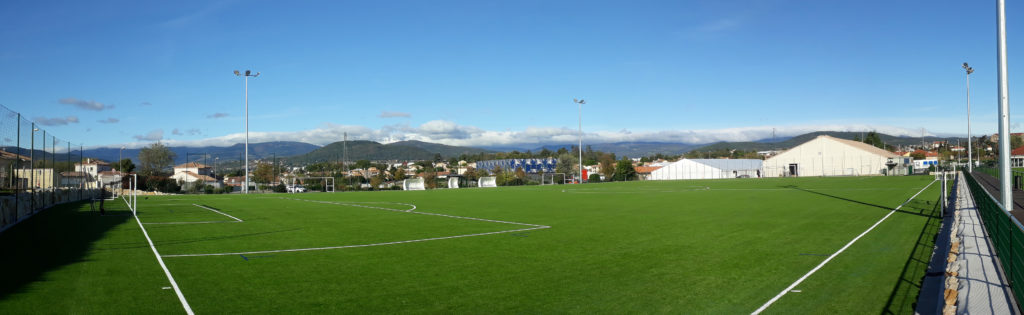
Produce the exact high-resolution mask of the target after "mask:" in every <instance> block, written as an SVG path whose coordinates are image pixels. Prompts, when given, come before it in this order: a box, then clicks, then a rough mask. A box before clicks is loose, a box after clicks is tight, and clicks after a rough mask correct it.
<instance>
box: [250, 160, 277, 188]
mask: <svg viewBox="0 0 1024 315" xmlns="http://www.w3.org/2000/svg"><path fill="white" fill-rule="evenodd" d="M252 175H253V177H255V178H254V179H253V180H254V181H255V182H257V183H270V182H273V181H274V175H275V174H274V166H273V165H270V164H267V163H260V164H258V165H256V170H255V171H253V172H252Z"/></svg>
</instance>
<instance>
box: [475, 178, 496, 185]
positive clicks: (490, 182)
mask: <svg viewBox="0 0 1024 315" xmlns="http://www.w3.org/2000/svg"><path fill="white" fill-rule="evenodd" d="M477 187H498V178H497V177H494V176H485V177H480V180H479V181H478V182H477Z"/></svg>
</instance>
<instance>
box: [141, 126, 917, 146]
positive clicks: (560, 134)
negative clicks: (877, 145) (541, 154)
mask: <svg viewBox="0 0 1024 315" xmlns="http://www.w3.org/2000/svg"><path fill="white" fill-rule="evenodd" d="M773 128H774V129H775V134H776V136H778V137H790V136H797V135H801V134H804V133H808V132H814V131H871V130H874V131H878V132H881V133H885V134H889V135H893V136H912V137H917V136H920V135H921V130H920V129H908V128H902V127H893V126H885V125H869V124H817V125H794V126H759V127H743V128H723V129H699V130H646V131H643V130H625V129H623V130H618V131H603V130H598V131H584V136H583V142H584V144H586V143H612V142H673V143H691V144H705V143H712V142H718V141H756V140H763V139H768V138H771V137H772V129H773ZM192 130H195V132H196V134H198V130H197V129H190V130H187V131H181V130H177V131H176V133H175V134H190V135H191V133H189V132H192ZM346 132H347V133H348V138H349V139H350V140H371V141H377V142H381V143H391V142H397V141H403V140H419V141H426V142H433V143H442V144H448V145H457V146H477V147H479V146H512V145H527V146H529V145H535V144H568V143H575V142H577V141H578V137H579V133H578V132H577V131H576V129H572V128H565V127H527V128H526V129H523V130H504V131H498V130H484V129H480V128H478V127H475V126H466V125H459V124H457V123H455V122H452V121H447V120H434V121H429V122H426V123H424V124H422V125H419V126H409V125H401V124H399V125H389V126H383V127H381V128H379V129H371V128H367V127H364V126H354V125H335V124H325V125H323V126H321V127H319V128H316V129H310V130H302V131H292V132H258V131H257V132H253V131H250V132H249V143H259V142H269V141H299V142H306V143H312V144H317V145H326V144H329V143H333V142H337V141H341V140H342V137H343V134H344V133H346ZM925 135H929V136H930V135H933V134H931V133H926V134H925ZM162 137H163V131H161V130H154V131H152V132H150V133H149V134H148V135H146V136H135V138H136V139H137V140H145V141H154V140H160V139H162ZM243 142H245V133H235V134H229V135H225V136H220V137H212V138H206V139H198V140H166V141H164V143H165V144H167V145H173V146H191V147H197V146H230V145H234V144H237V143H243ZM146 144H147V143H132V144H127V145H128V146H130V147H141V146H144V145H146Z"/></svg>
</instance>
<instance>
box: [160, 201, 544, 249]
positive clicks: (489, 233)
mask: <svg viewBox="0 0 1024 315" xmlns="http://www.w3.org/2000/svg"><path fill="white" fill-rule="evenodd" d="M281 199H288V200H297V201H307V202H316V203H324V204H334V205H341V206H353V207H361V208H370V209H378V210H386V211H394V212H403V213H415V214H423V215H436V216H442V217H449V218H454V219H463V220H476V221H485V222H494V223H504V224H513V225H523V226H529V227H528V228H525V229H514V230H504V231H495V232H484V233H474V234H463V235H452V236H441V237H431V238H424V239H416V240H405V241H394V242H383V243H372V244H358V245H342V246H327V247H310V248H294V249H277V250H261V251H249V252H235V253H210V254H179V255H164V256H163V257H200V256H232V255H251V254H268V253H284V252H304V251H314V250H328V249H342V248H358V247H372V246H384V245H397V244H407V243H418V242H427V241H438V240H448V239H455V238H464V237H473V236H484V235H494V234H502V233H514V232H524V231H532V230H540V229H549V228H551V227H550V226H547V225H539V224H530V223H521V222H511V221H501V220H491V219H481V218H472V217H463V216H456V215H447V214H439V213H430V212H418V211H413V210H415V209H416V206H415V205H410V204H403V203H398V204H402V205H408V206H412V207H413V209H412V210H396V209H389V208H382V207H373V206H364V205H358V204H352V203H340V202H331V201H319V200H307V199H296V198H281Z"/></svg>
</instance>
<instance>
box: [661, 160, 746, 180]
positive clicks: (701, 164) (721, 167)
mask: <svg viewBox="0 0 1024 315" xmlns="http://www.w3.org/2000/svg"><path fill="white" fill-rule="evenodd" d="M762 162H763V161H761V160H755V159H682V160H679V161H675V162H672V163H671V164H668V165H665V166H664V167H662V168H659V169H657V170H654V171H652V172H651V175H650V176H649V177H648V178H649V179H650V180H678V179H716V178H738V177H760V176H761V164H762Z"/></svg>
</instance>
